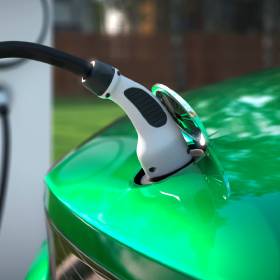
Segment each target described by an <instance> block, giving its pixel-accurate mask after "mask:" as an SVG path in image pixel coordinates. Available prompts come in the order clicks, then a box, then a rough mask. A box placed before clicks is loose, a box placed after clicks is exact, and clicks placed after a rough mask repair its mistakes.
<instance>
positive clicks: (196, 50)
mask: <svg viewBox="0 0 280 280" xmlns="http://www.w3.org/2000/svg"><path fill="white" fill-rule="evenodd" d="M279 9H280V1H277V0H172V1H171V0H165V1H163V0H144V1H137V0H136V1H129V0H111V1H109V0H108V1H97V0H95V1H93V0H55V5H54V10H55V40H54V41H55V42H54V43H55V46H56V47H58V48H60V49H63V50H66V51H69V52H72V53H74V54H77V55H79V56H81V57H84V58H87V59H94V58H98V59H101V60H104V61H105V62H108V63H110V64H113V65H115V66H116V67H118V68H119V69H120V70H121V72H122V73H124V74H125V75H127V76H129V77H131V78H133V79H135V80H137V81H139V82H142V83H144V84H145V85H146V86H149V87H150V86H151V85H152V84H154V83H157V82H161V83H164V84H166V85H168V86H170V87H172V88H174V89H175V90H178V91H182V90H186V89H189V88H195V87H199V86H203V85H207V84H209V83H213V82H217V81H220V80H223V79H226V78H230V77H234V76H238V75H242V74H245V73H248V72H252V71H256V70H260V69H264V68H269V67H273V66H277V65H278V64H279V62H280V56H279V52H278V49H279V44H280V41H279V36H278V34H279V26H280V18H279ZM77 91H81V87H80V84H79V82H78V81H77V80H76V79H75V78H74V77H73V76H71V75H70V74H66V73H64V72H62V71H59V70H56V72H55V92H56V94H57V95H59V96H65V95H66V96H67V95H69V96H71V95H76V93H77Z"/></svg>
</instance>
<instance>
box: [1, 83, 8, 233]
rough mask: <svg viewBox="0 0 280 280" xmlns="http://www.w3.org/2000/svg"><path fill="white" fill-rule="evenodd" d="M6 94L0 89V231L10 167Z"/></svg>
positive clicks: (3, 89) (5, 91) (4, 90)
mask: <svg viewBox="0 0 280 280" xmlns="http://www.w3.org/2000/svg"><path fill="white" fill-rule="evenodd" d="M8 103H9V102H8V93H7V90H6V89H5V88H2V87H0V119H1V122H2V125H1V127H2V161H1V180H0V229H1V226H2V220H3V212H4V206H5V198H6V193H7V188H8V176H9V166H10V122H9V105H8Z"/></svg>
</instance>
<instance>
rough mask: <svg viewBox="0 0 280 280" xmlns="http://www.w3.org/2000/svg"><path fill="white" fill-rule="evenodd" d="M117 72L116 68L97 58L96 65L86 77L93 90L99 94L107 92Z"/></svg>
mask: <svg viewBox="0 0 280 280" xmlns="http://www.w3.org/2000/svg"><path fill="white" fill-rule="evenodd" d="M114 74H115V68H114V67H112V66H111V65H110V64H106V63H104V62H101V61H99V60H95V64H94V67H92V70H91V72H90V74H89V75H88V76H87V77H84V78H86V80H87V84H88V86H90V89H91V91H94V93H95V94H96V95H98V96H100V95H102V94H104V93H105V91H106V90H107V89H108V87H109V86H110V84H111V82H112V80H113V78H114Z"/></svg>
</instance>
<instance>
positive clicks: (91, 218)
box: [46, 70, 280, 280]
mask: <svg viewBox="0 0 280 280" xmlns="http://www.w3.org/2000/svg"><path fill="white" fill-rule="evenodd" d="M279 81H280V71H279V70H270V71H266V72H264V73H260V74H254V75H250V76H247V77H243V78H239V79H235V80H230V81H226V82H224V83H220V84H218V85H213V86H209V87H206V88H202V89H199V90H195V91H192V92H190V93H189V94H188V95H187V96H186V97H187V100H188V101H189V102H190V104H191V105H192V107H194V108H195V110H196V112H197V113H198V115H199V116H200V117H201V118H202V121H203V123H204V125H205V127H206V128H207V131H208V134H209V135H210V146H209V151H208V153H207V156H206V157H204V158H203V159H201V160H200V161H199V162H198V163H197V164H194V165H192V166H190V167H188V168H186V169H184V170H181V171H180V172H178V173H177V174H176V175H174V176H171V177H169V178H167V179H166V180H163V181H161V182H159V183H156V184H153V185H151V186H148V187H143V188H139V187H136V186H135V185H134V184H133V180H132V178H133V176H134V174H136V172H137V171H138V170H139V169H140V166H139V163H138V161H137V157H136V155H135V147H136V135H135V132H134V129H133V128H132V126H131V125H130V123H129V121H127V120H123V121H121V122H119V123H118V124H116V125H115V126H113V127H112V128H110V129H108V130H107V131H105V132H104V133H102V134H101V135H100V136H98V137H97V138H95V139H93V140H92V141H90V142H88V143H87V144H86V145H84V146H82V147H81V148H79V149H78V150H77V151H76V152H74V153H72V154H70V155H69V156H68V157H66V158H65V159H64V160H63V161H62V162H61V163H59V164H58V165H57V166H56V167H55V168H54V169H53V170H52V171H51V172H50V173H49V174H48V176H47V177H46V183H47V185H48V189H49V193H48V199H47V208H48V211H49V215H50V218H51V219H52V220H53V222H54V223H55V224H56V226H57V227H58V228H59V229H60V230H61V231H62V232H63V234H64V235H65V236H66V237H68V238H69V239H70V240H71V241H72V242H73V243H74V244H75V245H76V246H78V247H79V248H81V250H83V251H84V252H85V253H86V254H87V255H88V256H90V257H92V258H93V259H95V260H96V261H98V262H100V263H102V264H103V265H104V266H106V267H109V268H111V270H113V271H114V272H116V273H118V274H122V275H126V276H127V275H131V277H129V276H127V277H126V279H133V277H134V278H135V277H136V278H137V279H145V277H146V279H155V278H153V276H154V277H158V275H153V273H155V272H154V270H153V269H154V266H152V263H158V264H160V263H161V264H164V265H165V266H167V267H169V268H173V269H175V270H177V271H180V272H182V273H184V274H185V275H191V276H193V277H197V278H201V279H208V280H218V279H227V280H235V279H256V280H259V279H279V278H280V265H279V264H280V223H279V213H280V174H279V166H280V149H279V142H280V139H279V138H280V136H279V135H280V133H279V131H280V129H279V123H280V116H279V105H280V94H279V93H280V82H279ZM263 97H266V98H263ZM213 150H214V151H215V152H213ZM217 156H218V158H219V161H218V160H217ZM221 166H222V167H223V168H224V169H225V174H223V171H222V168H221ZM226 178H228V181H229V182H228V181H227V179H226ZM229 183H230V190H229ZM114 240H118V241H119V242H120V243H114ZM89 241H90V242H89ZM132 249H133V250H132ZM132 251H133V252H134V254H133V255H132ZM135 252H140V253H141V254H140V255H141V256H146V257H148V258H149V260H150V262H144V260H143V259H142V258H140V255H139V257H138V256H137V254H135ZM131 256H133V257H131ZM142 261H143V263H145V265H147V266H146V269H144V270H142V271H140V272H139V271H137V265H139V263H140V262H142ZM161 276H162V275H161ZM141 277H142V278H141ZM149 277H150V278H149ZM161 279H168V277H167V276H163V277H162V278H161ZM178 279H184V277H183V278H182V276H181V278H178ZM185 279H187V278H186V277H185Z"/></svg>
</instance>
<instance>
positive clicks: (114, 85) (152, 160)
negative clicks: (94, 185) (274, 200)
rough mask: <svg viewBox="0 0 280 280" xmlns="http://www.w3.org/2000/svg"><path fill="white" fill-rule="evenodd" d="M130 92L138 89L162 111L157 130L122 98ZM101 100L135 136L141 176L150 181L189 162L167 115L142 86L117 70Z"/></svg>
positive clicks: (187, 154) (178, 135) (133, 106)
mask: <svg viewBox="0 0 280 280" xmlns="http://www.w3.org/2000/svg"><path fill="white" fill-rule="evenodd" d="M130 88H138V89H142V90H143V91H145V93H143V94H147V95H150V96H151V97H152V98H153V99H154V100H155V101H156V102H157V103H158V104H159V106H160V107H161V108H162V109H163V111H164V112H165V114H166V116H167V121H166V123H165V124H164V125H163V126H161V127H154V126H152V125H150V124H149V123H148V122H147V120H146V119H145V118H144V117H143V115H142V114H141V112H139V110H138V109H137V107H136V106H135V105H134V104H133V103H132V102H131V101H130V100H129V99H128V98H127V97H126V96H125V94H124V92H125V91H126V90H127V89H130ZM100 97H101V98H106V99H111V100H112V101H113V102H115V103H116V104H118V105H119V106H120V107H121V108H122V109H123V110H124V111H125V113H126V114H127V116H128V117H129V119H130V120H131V122H132V124H133V126H134V127H135V129H136V131H137V133H138V143H137V156H138V158H139V161H140V163H141V166H142V168H143V169H144V171H145V174H146V175H147V176H148V177H149V178H150V179H153V178H158V177H162V176H165V175H167V174H169V173H172V172H174V171H176V170H178V169H180V168H182V167H183V166H185V165H186V164H187V163H188V162H190V161H191V159H192V157H191V155H190V154H189V153H188V151H187V145H186V142H185V141H184V139H183V137H182V134H181V132H180V130H179V128H178V126H177V124H176V123H175V121H174V120H173V118H172V117H171V116H170V114H169V113H168V111H167V110H166V109H165V108H164V107H163V105H162V104H161V103H160V102H159V101H158V100H157V99H156V97H155V96H154V95H153V94H152V93H151V92H150V91H149V90H148V89H147V88H145V87H144V86H142V85H141V84H139V83H137V82H134V81H132V80H130V79H128V78H127V77H125V76H123V75H121V74H120V73H119V72H118V71H117V69H116V70H115V74H114V77H113V80H112V82H111V84H110V86H109V87H108V89H107V90H106V92H104V94H103V95H102V96H100Z"/></svg>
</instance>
